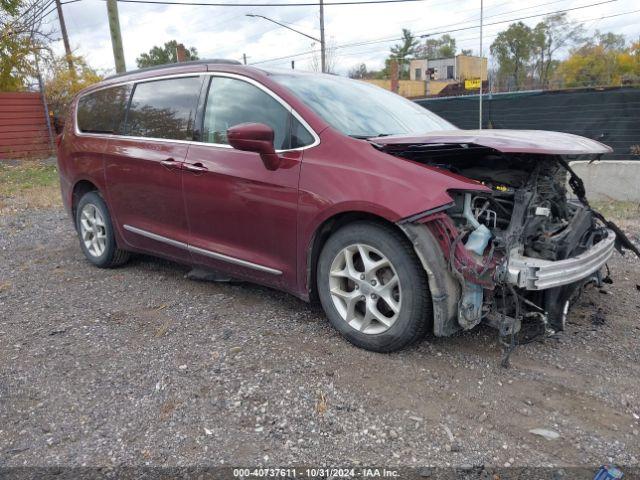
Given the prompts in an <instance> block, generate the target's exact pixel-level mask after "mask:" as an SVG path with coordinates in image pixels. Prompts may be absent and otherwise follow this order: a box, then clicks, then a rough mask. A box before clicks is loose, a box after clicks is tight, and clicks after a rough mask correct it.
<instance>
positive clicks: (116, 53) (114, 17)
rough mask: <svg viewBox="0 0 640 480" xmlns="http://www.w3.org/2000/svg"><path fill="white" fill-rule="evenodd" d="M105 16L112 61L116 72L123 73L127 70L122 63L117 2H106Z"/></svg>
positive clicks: (111, 0) (112, 0)
mask: <svg viewBox="0 0 640 480" xmlns="http://www.w3.org/2000/svg"><path fill="white" fill-rule="evenodd" d="M107 16H108V17H109V31H110V32H111V46H112V47H113V60H114V63H115V65H116V72H117V73H123V72H125V71H126V70H127V68H126V66H125V63H124V50H123V49H122V35H121V34H120V18H119V17H118V2H117V0H107Z"/></svg>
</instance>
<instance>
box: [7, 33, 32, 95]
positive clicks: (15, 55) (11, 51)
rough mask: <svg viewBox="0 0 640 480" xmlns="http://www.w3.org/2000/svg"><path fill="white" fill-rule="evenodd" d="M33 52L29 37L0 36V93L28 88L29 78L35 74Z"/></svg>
mask: <svg viewBox="0 0 640 480" xmlns="http://www.w3.org/2000/svg"><path fill="white" fill-rule="evenodd" d="M0 35H1V34H0ZM33 52H34V48H33V44H32V42H31V39H30V38H29V37H28V36H25V35H2V36H0V92H17V91H21V90H24V89H25V88H26V87H27V82H28V80H29V78H30V77H32V76H33V75H34V74H35V67H34V66H33V59H32V54H33Z"/></svg>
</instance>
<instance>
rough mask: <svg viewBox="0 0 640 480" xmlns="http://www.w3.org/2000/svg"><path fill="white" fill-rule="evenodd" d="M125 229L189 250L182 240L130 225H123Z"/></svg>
mask: <svg viewBox="0 0 640 480" xmlns="http://www.w3.org/2000/svg"><path fill="white" fill-rule="evenodd" d="M123 228H124V229H125V230H128V231H129V232H132V233H136V234H138V235H141V236H143V237H147V238H150V239H151V240H156V241H158V242H162V243H166V244H168V245H171V246H173V247H178V248H183V249H184V250H189V245H187V244H186V243H184V242H179V241H178V240H173V239H172V238H167V237H163V236H162V235H158V234H157V233H153V232H149V231H148V230H143V229H141V228H138V227H132V226H131V225H127V224H125V225H123Z"/></svg>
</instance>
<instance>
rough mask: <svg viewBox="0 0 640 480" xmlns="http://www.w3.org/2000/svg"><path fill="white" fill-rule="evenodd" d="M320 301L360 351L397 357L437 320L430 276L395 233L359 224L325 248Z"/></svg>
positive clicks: (320, 263)
mask: <svg viewBox="0 0 640 480" xmlns="http://www.w3.org/2000/svg"><path fill="white" fill-rule="evenodd" d="M317 285H318V295H319V297H320V301H321V303H322V306H323V308H324V311H325V313H326V315H327V317H328V318H329V321H330V322H331V324H332V325H333V326H334V327H335V328H336V329H337V330H338V331H339V332H340V333H341V334H342V335H343V336H344V337H346V338H347V340H349V341H350V342H351V343H353V344H354V345H357V346H358V347H361V348H365V349H367V350H373V351H376V352H392V351H395V350H400V349H402V348H404V347H406V346H407V345H409V344H411V343H414V342H416V341H417V340H419V339H421V338H422V337H423V336H424V334H425V333H426V331H427V327H428V325H429V323H430V320H431V316H432V307H431V296H430V293H429V288H428V284H427V276H426V273H425V271H424V269H423V268H422V266H421V264H420V261H419V259H418V258H417V257H416V254H415V252H414V251H413V248H412V246H411V244H410V243H409V242H408V241H407V239H406V238H404V236H403V235H402V234H401V233H400V232H397V231H396V230H394V229H393V228H391V227H388V226H385V225H381V224H376V223H370V222H359V223H355V224H351V225H347V226H345V227H342V228H341V229H340V230H338V231H337V232H336V233H334V234H333V235H332V236H331V237H330V238H329V239H328V240H327V243H326V244H325V245H324V247H323V249H322V252H321V253H320V258H319V260H318V268H317Z"/></svg>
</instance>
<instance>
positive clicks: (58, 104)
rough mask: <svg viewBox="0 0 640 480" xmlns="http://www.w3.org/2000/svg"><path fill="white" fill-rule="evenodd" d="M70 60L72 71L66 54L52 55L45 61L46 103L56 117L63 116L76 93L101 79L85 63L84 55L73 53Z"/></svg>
mask: <svg viewBox="0 0 640 480" xmlns="http://www.w3.org/2000/svg"><path fill="white" fill-rule="evenodd" d="M71 60H72V62H73V67H74V70H75V71H74V72H71V71H70V70H69V64H68V63H67V57H66V55H62V56H53V57H52V58H51V59H49V60H48V61H47V67H48V71H47V74H46V77H45V89H46V92H47V103H48V105H49V108H50V110H51V112H52V113H53V114H55V115H56V116H57V117H64V115H65V114H66V112H67V109H68V107H69V104H70V103H71V100H72V99H73V96H74V95H75V94H76V93H78V92H79V91H80V90H82V89H83V88H86V87H88V86H89V85H92V84H94V83H97V82H99V81H100V80H102V76H101V75H99V74H98V72H96V71H95V70H94V69H93V68H91V67H90V66H89V65H88V64H87V62H86V60H85V59H84V57H81V56H77V55H73V56H72V58H71Z"/></svg>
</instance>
